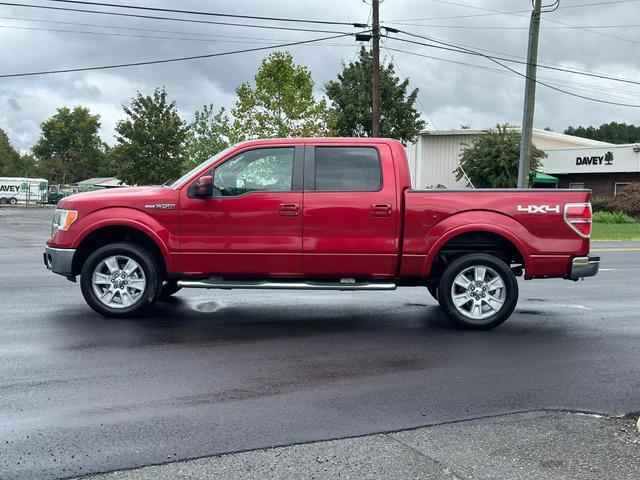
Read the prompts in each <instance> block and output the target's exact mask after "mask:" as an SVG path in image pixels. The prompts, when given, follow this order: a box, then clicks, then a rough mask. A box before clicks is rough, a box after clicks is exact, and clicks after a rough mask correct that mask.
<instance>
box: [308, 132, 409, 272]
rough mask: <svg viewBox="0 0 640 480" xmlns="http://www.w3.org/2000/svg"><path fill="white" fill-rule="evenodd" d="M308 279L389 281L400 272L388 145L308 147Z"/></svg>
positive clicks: (391, 167) (395, 207)
mask: <svg viewBox="0 0 640 480" xmlns="http://www.w3.org/2000/svg"><path fill="white" fill-rule="evenodd" d="M304 188H305V189H304V201H303V204H304V208H303V270H304V274H305V276H306V277H361V278H362V277H365V278H366V277H389V276H393V275H394V274H395V272H396V267H397V253H398V234H397V231H398V226H399V222H400V215H399V211H398V208H399V205H398V204H397V199H396V191H395V189H396V186H395V172H394V167H393V158H392V154H391V149H390V148H389V147H388V146H387V145H386V144H376V145H374V146H371V145H362V144H357V143H355V144H353V145H348V144H344V143H339V144H326V143H323V144H317V145H313V144H308V145H306V146H305V166H304Z"/></svg>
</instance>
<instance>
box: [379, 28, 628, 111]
mask: <svg viewBox="0 0 640 480" xmlns="http://www.w3.org/2000/svg"><path fill="white" fill-rule="evenodd" d="M389 38H391V39H393V40H399V41H401V42H406V43H412V44H415V45H423V46H426V47H435V48H442V49H445V50H452V49H451V48H446V47H440V46H434V45H430V44H426V43H423V42H416V41H414V40H408V39H405V38H395V37H389ZM458 51H459V52H463V50H458ZM468 53H471V54H473V55H478V56H481V57H484V58H486V59H488V60H490V61H492V62H494V63H495V64H497V65H500V66H501V67H502V68H505V69H507V70H509V71H510V72H513V73H515V74H516V75H519V76H521V77H523V78H526V79H528V78H529V77H528V76H527V75H525V74H523V73H520V72H518V71H517V70H514V69H513V68H511V67H509V66H507V65H505V64H504V63H501V62H500V61H498V60H496V58H495V57H492V56H490V55H485V54H483V53H480V52H474V51H472V50H469V52H468ZM525 64H526V62H525ZM535 82H536V83H537V84H539V85H543V86H545V87H547V88H550V89H551V90H555V91H557V92H560V93H564V94H566V95H571V96H573V97H578V98H582V99H584V100H590V101H592V102H598V103H606V104H608V105H616V106H620V107H632V108H640V105H632V104H628V103H618V102H610V101H608V100H602V99H598V98H593V97H587V96H586V95H580V94H578V93H574V92H570V91H568V90H563V89H561V88H558V87H554V86H553V85H550V84H548V83H545V82H541V81H539V80H537V79H536V80H535Z"/></svg>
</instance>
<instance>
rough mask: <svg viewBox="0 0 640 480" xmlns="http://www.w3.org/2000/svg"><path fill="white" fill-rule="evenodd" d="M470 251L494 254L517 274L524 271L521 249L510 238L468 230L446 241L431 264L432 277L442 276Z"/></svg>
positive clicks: (430, 275)
mask: <svg viewBox="0 0 640 480" xmlns="http://www.w3.org/2000/svg"><path fill="white" fill-rule="evenodd" d="M469 253H487V254H489V255H494V256H496V257H498V258H500V259H501V260H502V261H504V262H505V263H506V264H507V265H509V266H510V267H511V268H512V270H514V272H515V273H516V274H519V273H520V272H521V271H522V268H523V266H524V260H523V258H522V255H521V254H520V251H519V250H518V249H517V248H516V246H515V245H514V244H513V243H511V242H510V241H509V240H507V239H506V238H504V237H503V236H501V235H498V234H496V233H491V232H482V231H476V232H466V233H462V234H460V235H458V236H456V237H453V238H451V239H450V240H448V241H447V243H445V244H444V245H443V246H442V247H441V248H440V250H439V251H438V253H437V254H436V258H435V260H434V262H433V265H432V266H431V272H430V274H429V277H430V278H440V275H441V274H442V272H443V271H444V269H445V268H446V267H447V265H449V264H450V263H451V262H452V261H453V260H455V259H456V258H458V257H460V256H462V255H466V254H469Z"/></svg>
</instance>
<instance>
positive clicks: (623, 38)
mask: <svg viewBox="0 0 640 480" xmlns="http://www.w3.org/2000/svg"><path fill="white" fill-rule="evenodd" d="M431 1H432V2H437V3H444V4H447V5H456V6H458V7H464V8H472V9H474V10H482V11H487V12H494V13H500V14H505V15H513V16H515V17H526V18H528V16H527V15H522V14H520V13H516V12H507V11H504V10H497V9H495V8H485V7H476V6H475V5H469V4H466V3H458V2H453V1H451V0H431ZM613 1H618V2H622V1H628V2H633V1H639V0H613ZM604 4H607V3H606V2H605V3H604ZM592 5H594V4H592ZM545 21H547V22H551V23H555V24H558V25H564V26H568V27H574V28H577V29H580V30H584V31H585V32H591V33H595V34H596V35H600V36H603V37H609V38H615V39H616V40H622V41H624V42H629V43H634V44H640V42H639V41H637V40H633V39H631V38H626V37H619V36H618V35H612V34H610V33H604V32H599V31H597V30H592V29H589V28H585V27H581V26H579V25H573V24H571V23H566V22H561V21H560V20H553V19H551V18H546V20H545Z"/></svg>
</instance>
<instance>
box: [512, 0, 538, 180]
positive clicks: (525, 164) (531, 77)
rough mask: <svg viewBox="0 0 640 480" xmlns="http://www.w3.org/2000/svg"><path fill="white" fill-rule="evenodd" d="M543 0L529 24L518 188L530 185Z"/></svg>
mask: <svg viewBox="0 0 640 480" xmlns="http://www.w3.org/2000/svg"><path fill="white" fill-rule="evenodd" d="M541 9H542V0H535V4H534V8H533V12H531V22H530V24H529V49H528V52H527V78H526V87H525V91H524V113H523V117H522V131H521V134H520V163H519V165H518V188H528V187H529V170H530V169H531V143H532V140H531V137H532V136H533V113H534V110H535V106H536V67H537V63H538V38H539V36H540V11H541Z"/></svg>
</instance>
